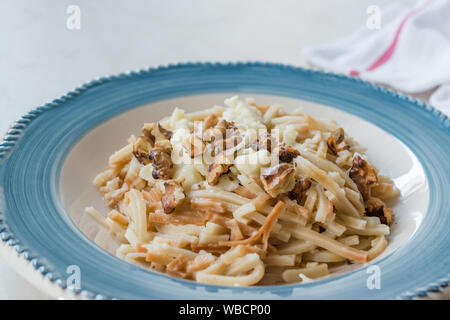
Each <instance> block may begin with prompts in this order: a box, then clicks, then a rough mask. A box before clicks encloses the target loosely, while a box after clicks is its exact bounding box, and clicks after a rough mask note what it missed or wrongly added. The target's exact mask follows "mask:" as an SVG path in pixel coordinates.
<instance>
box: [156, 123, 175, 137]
mask: <svg viewBox="0 0 450 320" xmlns="http://www.w3.org/2000/svg"><path fill="white" fill-rule="evenodd" d="M158 130H159V132H161V134H162V135H163V136H164V137H166V139H167V140H170V138H172V131H170V130H167V129H164V128H163V127H162V126H161V125H160V124H159V122H158Z"/></svg>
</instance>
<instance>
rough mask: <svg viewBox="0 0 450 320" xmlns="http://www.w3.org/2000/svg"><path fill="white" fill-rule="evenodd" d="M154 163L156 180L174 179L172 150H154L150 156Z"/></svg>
mask: <svg viewBox="0 0 450 320" xmlns="http://www.w3.org/2000/svg"><path fill="white" fill-rule="evenodd" d="M149 158H150V160H152V163H153V172H152V175H153V178H155V179H164V180H167V179H171V178H172V169H173V164H172V158H171V157H170V150H167V149H163V148H157V147H156V148H153V149H152V150H151V151H150V155H149Z"/></svg>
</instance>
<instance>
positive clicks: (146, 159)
mask: <svg viewBox="0 0 450 320" xmlns="http://www.w3.org/2000/svg"><path fill="white" fill-rule="evenodd" d="M152 148H153V142H152V140H150V139H149V138H147V137H146V136H140V137H139V139H137V140H136V142H135V143H134V145H133V155H134V156H135V157H136V159H137V160H138V161H139V162H140V163H142V164H143V165H147V164H149V163H150V162H151V160H150V151H151V149H152Z"/></svg>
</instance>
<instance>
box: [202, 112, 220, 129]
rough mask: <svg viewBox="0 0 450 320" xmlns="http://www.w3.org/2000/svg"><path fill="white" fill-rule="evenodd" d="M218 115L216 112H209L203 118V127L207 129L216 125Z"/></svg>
mask: <svg viewBox="0 0 450 320" xmlns="http://www.w3.org/2000/svg"><path fill="white" fill-rule="evenodd" d="M217 122H218V120H217V116H216V115H215V114H209V115H208V116H207V117H206V118H205V120H203V128H204V130H207V129H209V128H211V127H214V126H215V125H216V124H217Z"/></svg>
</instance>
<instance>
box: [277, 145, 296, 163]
mask: <svg viewBox="0 0 450 320" xmlns="http://www.w3.org/2000/svg"><path fill="white" fill-rule="evenodd" d="M299 155H300V152H298V150H296V149H294V148H292V147H291V146H288V145H287V144H282V145H281V146H280V149H279V150H278V158H279V159H280V161H283V162H292V160H293V159H294V158H295V157H297V156H299Z"/></svg>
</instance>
